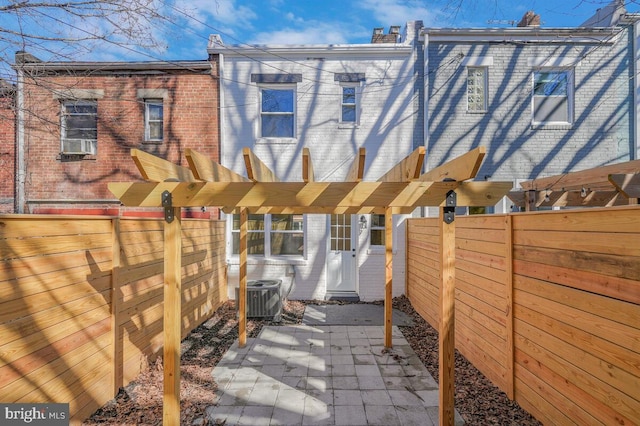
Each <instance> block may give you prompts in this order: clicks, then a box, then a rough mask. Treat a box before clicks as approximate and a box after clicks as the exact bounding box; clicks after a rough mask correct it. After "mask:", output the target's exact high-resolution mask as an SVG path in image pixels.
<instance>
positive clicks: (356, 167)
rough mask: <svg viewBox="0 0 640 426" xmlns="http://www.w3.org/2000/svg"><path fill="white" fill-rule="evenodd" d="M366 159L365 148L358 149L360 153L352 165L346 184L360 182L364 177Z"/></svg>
mask: <svg viewBox="0 0 640 426" xmlns="http://www.w3.org/2000/svg"><path fill="white" fill-rule="evenodd" d="M365 159H366V150H365V149H364V148H360V149H358V153H357V154H356V156H355V158H354V159H353V163H351V167H350V168H349V172H348V173H347V176H346V177H345V179H344V181H345V182H360V181H362V178H363V176H364V164H365Z"/></svg>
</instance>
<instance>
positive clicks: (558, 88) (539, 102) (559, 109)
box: [533, 70, 573, 124]
mask: <svg viewBox="0 0 640 426" xmlns="http://www.w3.org/2000/svg"><path fill="white" fill-rule="evenodd" d="M572 95H573V94H572V73H571V72H569V71H553V70H544V71H543V70H539V71H534V73H533V123H534V124H548V123H551V124H554V123H556V124H558V123H559V124H567V123H571V122H572V120H573V117H572V99H571V96H572Z"/></svg>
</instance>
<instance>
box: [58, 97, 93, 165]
mask: <svg viewBox="0 0 640 426" xmlns="http://www.w3.org/2000/svg"><path fill="white" fill-rule="evenodd" d="M61 136H62V143H61V145H62V152H63V153H64V154H95V153H96V146H97V141H98V103H97V102H96V101H94V100H82V101H63V102H62V114H61Z"/></svg>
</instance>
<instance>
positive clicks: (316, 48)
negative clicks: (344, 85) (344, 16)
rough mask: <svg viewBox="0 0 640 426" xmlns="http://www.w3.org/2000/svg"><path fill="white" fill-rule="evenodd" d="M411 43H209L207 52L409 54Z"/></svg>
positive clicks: (230, 54)
mask: <svg viewBox="0 0 640 426" xmlns="http://www.w3.org/2000/svg"><path fill="white" fill-rule="evenodd" d="M412 51H413V46H412V45H411V44H403V43H371V44H312V45H282V44H279V45H257V44H256V45H240V44H238V45H221V44H217V43H211V42H210V43H209V46H208V47H207V53H209V54H224V55H226V56H248V57H256V56H273V55H282V56H286V55H295V54H301V55H322V56H326V55H331V54H336V55H339V54H349V55H354V54H355V55H358V54H369V55H370V54H384V55H394V54H395V55H409V54H411V52H412Z"/></svg>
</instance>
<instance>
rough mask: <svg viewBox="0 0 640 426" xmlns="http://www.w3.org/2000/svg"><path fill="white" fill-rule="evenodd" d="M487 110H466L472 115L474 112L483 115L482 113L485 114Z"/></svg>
mask: <svg viewBox="0 0 640 426" xmlns="http://www.w3.org/2000/svg"><path fill="white" fill-rule="evenodd" d="M488 112H489V111H487V110H483V111H469V110H467V114H472V115H475V114H480V115H483V114H487V113H488Z"/></svg>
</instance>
